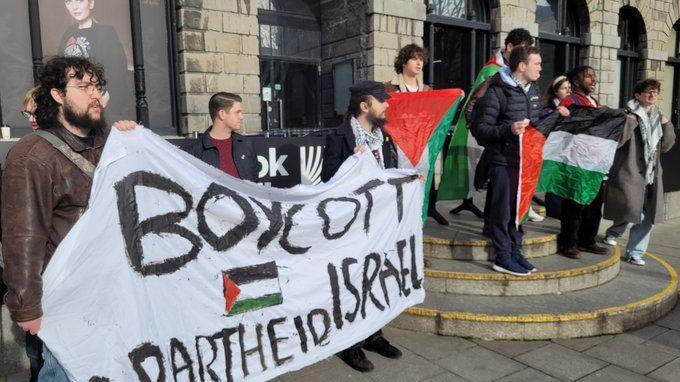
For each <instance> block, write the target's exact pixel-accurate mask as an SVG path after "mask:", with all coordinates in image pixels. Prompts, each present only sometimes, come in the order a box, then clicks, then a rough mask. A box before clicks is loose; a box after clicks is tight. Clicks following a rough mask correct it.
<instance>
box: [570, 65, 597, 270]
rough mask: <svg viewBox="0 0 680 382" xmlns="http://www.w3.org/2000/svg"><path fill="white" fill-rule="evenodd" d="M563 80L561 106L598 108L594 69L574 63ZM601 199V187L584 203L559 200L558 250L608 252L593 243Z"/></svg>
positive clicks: (573, 255)
mask: <svg viewBox="0 0 680 382" xmlns="http://www.w3.org/2000/svg"><path fill="white" fill-rule="evenodd" d="M567 79H568V80H569V83H570V84H571V90H572V92H571V94H570V95H569V96H567V97H566V98H564V99H563V100H562V101H561V102H560V105H561V106H564V107H569V106H571V105H579V106H583V107H588V108H597V107H600V103H599V102H598V101H597V99H595V98H594V97H593V93H594V92H595V89H596V87H597V75H596V74H595V69H593V68H592V67H590V66H587V65H582V66H577V67H575V68H573V69H572V70H570V71H569V73H568V74H567ZM602 201H603V187H602V186H600V191H599V192H598V193H597V196H596V197H595V199H593V201H592V202H591V203H590V204H588V205H585V206H584V205H582V204H579V203H576V202H575V201H573V200H570V199H562V207H561V215H560V233H559V235H557V250H558V252H560V253H562V254H563V255H564V256H566V257H569V258H572V259H578V258H580V257H581V251H583V252H591V253H595V254H598V255H606V254H607V253H608V251H607V248H604V247H601V246H599V245H597V243H596V242H595V237H596V236H597V231H598V229H599V227H600V220H602Z"/></svg>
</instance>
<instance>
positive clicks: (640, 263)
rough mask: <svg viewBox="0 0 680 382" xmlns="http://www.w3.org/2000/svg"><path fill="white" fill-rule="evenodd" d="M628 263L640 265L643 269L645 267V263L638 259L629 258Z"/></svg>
mask: <svg viewBox="0 0 680 382" xmlns="http://www.w3.org/2000/svg"><path fill="white" fill-rule="evenodd" d="M626 261H627V262H629V263H631V264H635V265H639V266H641V267H642V266H644V265H645V261H644V260H642V259H640V258H637V257H629V258H627V259H626Z"/></svg>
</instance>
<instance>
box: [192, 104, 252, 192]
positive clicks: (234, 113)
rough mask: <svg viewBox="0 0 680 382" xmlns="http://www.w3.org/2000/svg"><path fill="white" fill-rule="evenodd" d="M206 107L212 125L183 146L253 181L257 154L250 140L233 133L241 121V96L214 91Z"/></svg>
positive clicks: (201, 157) (212, 163)
mask: <svg viewBox="0 0 680 382" xmlns="http://www.w3.org/2000/svg"><path fill="white" fill-rule="evenodd" d="M208 110H209V112H210V119H212V123H213V124H212V126H210V127H209V128H208V130H206V132H205V133H202V134H199V136H198V139H196V141H195V142H192V143H191V144H190V145H189V146H188V147H186V148H185V150H186V151H187V152H188V153H190V154H191V155H193V156H195V157H196V158H198V159H200V160H202V161H204V162H206V163H208V164H210V165H211V166H214V167H217V168H219V169H220V170H222V171H224V172H226V173H227V174H229V175H231V176H233V177H235V178H239V179H244V180H249V181H251V182H255V181H256V180H257V158H256V156H255V153H254V152H253V149H252V146H251V144H250V142H249V141H248V140H246V139H245V137H244V136H242V135H240V134H238V133H236V131H237V130H239V129H241V122H242V121H243V100H242V99H241V97H240V96H238V95H236V94H232V93H226V92H220V93H216V94H214V95H213V96H212V97H210V101H209V103H208Z"/></svg>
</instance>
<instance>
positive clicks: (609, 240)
mask: <svg viewBox="0 0 680 382" xmlns="http://www.w3.org/2000/svg"><path fill="white" fill-rule="evenodd" d="M602 242H603V243H605V244H607V245H611V246H612V247H613V246H616V245H618V244H619V243H618V242H617V241H616V239H614V238H613V237H611V236H606V237H605V238H604V239H603V240H602Z"/></svg>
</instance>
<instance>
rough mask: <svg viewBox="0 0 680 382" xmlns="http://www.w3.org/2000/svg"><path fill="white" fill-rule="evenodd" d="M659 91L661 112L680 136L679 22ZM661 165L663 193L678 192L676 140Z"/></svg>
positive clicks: (679, 151)
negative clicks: (662, 170)
mask: <svg viewBox="0 0 680 382" xmlns="http://www.w3.org/2000/svg"><path fill="white" fill-rule="evenodd" d="M661 91H662V98H663V104H662V105H661V112H662V113H664V114H665V115H667V116H669V117H670V118H671V119H672V121H673V126H675V134H676V135H680V20H678V21H677V22H676V23H675V27H674V28H673V29H672V30H671V35H670V39H669V40H668V61H666V68H665V70H664V81H663V87H662V88H661ZM661 163H662V166H663V167H664V169H665V170H666V171H664V172H663V182H664V191H665V192H671V191H680V171H676V170H675V168H676V167H677V166H678V163H680V145H678V143H677V139H676V143H675V146H673V148H672V149H671V151H669V152H667V153H663V154H661Z"/></svg>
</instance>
